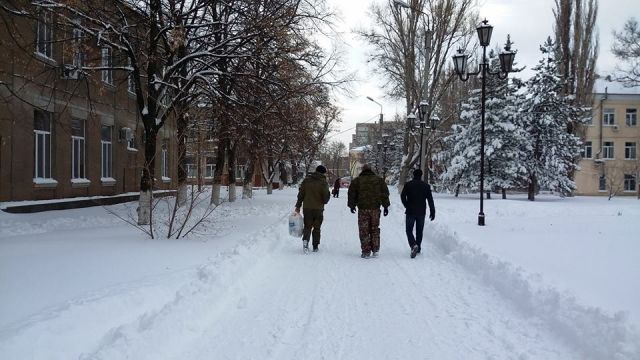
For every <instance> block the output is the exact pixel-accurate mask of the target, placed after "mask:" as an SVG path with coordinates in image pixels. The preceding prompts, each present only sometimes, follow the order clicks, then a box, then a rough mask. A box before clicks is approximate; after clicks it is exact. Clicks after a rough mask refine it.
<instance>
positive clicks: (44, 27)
mask: <svg viewBox="0 0 640 360" xmlns="http://www.w3.org/2000/svg"><path fill="white" fill-rule="evenodd" d="M36 21H37V23H36V54H38V55H40V56H42V57H44V58H46V59H49V60H53V12H51V11H48V10H43V11H41V12H40V13H39V14H38V19H37V20H36ZM43 32H44V35H42V36H41V34H42V33H43ZM41 50H42V51H41Z"/></svg>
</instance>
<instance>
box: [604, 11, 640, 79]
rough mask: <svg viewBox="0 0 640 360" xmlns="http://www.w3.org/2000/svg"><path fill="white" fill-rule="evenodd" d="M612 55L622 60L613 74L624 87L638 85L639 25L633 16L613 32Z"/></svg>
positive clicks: (639, 57)
mask: <svg viewBox="0 0 640 360" xmlns="http://www.w3.org/2000/svg"><path fill="white" fill-rule="evenodd" d="M611 51H612V52H613V55H615V57H616V58H618V60H620V61H621V62H622V65H618V66H616V71H615V73H614V75H613V77H614V79H615V80H616V81H620V82H622V84H623V85H624V86H625V87H635V86H640V27H639V26H638V21H637V20H636V19H635V18H630V19H629V20H627V22H626V23H625V24H624V27H623V28H622V31H620V32H617V31H614V32H613V45H612V47H611Z"/></svg>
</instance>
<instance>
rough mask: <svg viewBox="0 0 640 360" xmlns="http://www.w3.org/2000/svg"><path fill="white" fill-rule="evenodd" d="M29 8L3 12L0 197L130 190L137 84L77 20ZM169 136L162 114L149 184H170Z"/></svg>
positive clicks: (138, 137) (139, 135)
mask: <svg viewBox="0 0 640 360" xmlns="http://www.w3.org/2000/svg"><path fill="white" fill-rule="evenodd" d="M93 1H94V0H91V2H93ZM100 3H102V2H100ZM104 4H105V6H109V5H108V3H104ZM36 14H37V16H35V17H33V18H28V17H18V16H6V17H3V18H0V28H2V29H3V30H2V31H0V48H1V49H2V51H0V201H21V200H43V199H59V198H70V197H88V196H111V195H116V194H121V193H127V192H137V191H138V190H139V183H140V176H141V173H142V166H143V164H144V148H143V143H144V142H143V134H144V132H143V126H142V122H141V119H140V117H139V112H138V109H137V104H136V97H135V93H134V92H135V88H134V84H133V82H132V81H131V79H130V78H129V75H128V72H127V71H126V70H116V69H109V68H110V67H115V66H126V65H127V63H126V60H123V59H121V58H118V56H116V54H115V53H114V51H113V49H112V48H110V47H109V46H106V45H104V44H103V43H101V42H100V41H99V40H98V39H95V38H90V37H89V36H87V34H85V33H83V31H82V29H81V26H62V25H60V24H61V23H62V22H58V21H57V19H56V15H55V14H54V13H53V12H50V11H47V10H42V11H40V12H39V13H36ZM7 22H9V23H7ZM78 24H80V23H78ZM7 29H14V30H15V31H12V32H9V31H6V30H7ZM82 67H85V68H86V67H96V68H102V69H96V70H90V71H82V70H80V69H81V68H82ZM105 68H107V69H105ZM175 138H176V137H175V125H174V122H173V121H169V122H168V123H167V124H166V125H165V126H164V128H163V129H162V130H161V131H160V133H159V134H158V137H157V140H158V145H157V153H156V161H155V164H156V169H155V174H156V181H155V186H156V189H171V188H175V185H176V183H177V179H176V177H177V176H176V175H175V173H176V168H177V167H176V165H175V162H176V160H177V159H175V156H173V155H172V154H174V153H175V151H174V149H175V147H176V144H175Z"/></svg>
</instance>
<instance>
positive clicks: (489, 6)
mask: <svg viewBox="0 0 640 360" xmlns="http://www.w3.org/2000/svg"><path fill="white" fill-rule="evenodd" d="M327 2H328V3H329V5H330V6H331V7H332V8H334V9H336V11H337V13H338V14H339V16H340V20H338V21H337V25H338V29H337V30H339V31H340V32H341V40H342V47H343V51H344V54H345V65H346V66H347V67H348V70H349V71H356V72H357V78H358V81H357V82H356V83H354V84H353V86H352V89H353V97H351V98H349V97H346V96H339V97H338V99H337V100H338V105H339V106H340V107H341V108H342V123H341V124H340V126H339V131H340V132H341V133H337V134H336V133H334V134H332V135H331V138H330V140H339V141H342V142H343V143H344V144H345V145H347V146H348V145H349V142H350V141H351V135H352V134H353V133H354V131H355V129H354V127H355V124H356V123H357V122H366V121H377V118H378V115H377V114H379V112H380V107H379V106H378V105H376V104H375V103H373V102H371V101H369V100H367V98H366V97H367V96H370V97H372V98H373V99H375V100H376V101H378V102H379V103H381V104H382V106H383V109H382V110H383V113H384V119H385V120H391V119H392V118H393V117H394V115H395V114H396V113H400V114H401V116H404V102H403V101H399V102H396V101H392V100H390V99H388V98H386V97H385V93H384V90H383V89H382V80H381V79H377V78H375V77H374V75H373V74H372V69H373V68H372V66H374V65H373V64H372V65H367V63H366V54H367V51H368V47H367V44H365V43H364V42H363V41H361V40H360V39H358V38H356V36H354V35H353V33H352V31H353V30H354V29H356V28H363V27H364V28H370V27H371V25H370V20H369V9H370V6H371V4H372V3H382V2H386V0H327ZM406 2H409V1H406ZM599 3H600V4H599V13H598V20H597V24H598V25H597V29H596V30H597V31H598V33H599V40H600V54H599V58H598V65H597V70H598V72H599V73H601V74H606V73H607V72H608V71H611V70H612V69H613V67H614V65H615V59H614V57H613V56H612V55H611V51H610V48H611V44H612V38H613V37H612V31H613V30H614V29H615V30H618V31H619V30H621V29H622V26H623V24H624V22H625V21H626V20H627V19H628V18H630V17H631V16H635V17H636V19H640V1H639V0H609V1H600V2H599ZM478 5H479V9H480V11H479V14H480V17H481V18H486V19H487V20H489V23H490V24H491V25H493V26H494V29H493V35H492V38H491V45H490V46H491V47H494V46H496V45H502V44H504V42H505V40H506V37H507V34H510V35H511V40H512V41H513V42H514V43H515V44H514V45H513V48H515V49H517V51H518V53H517V55H516V62H517V63H518V65H519V66H522V65H524V66H526V67H527V68H528V69H531V68H532V67H533V66H535V65H536V63H537V62H538V60H539V59H540V52H539V46H540V44H542V43H543V42H544V41H545V39H546V38H547V37H548V36H550V35H552V33H553V13H552V9H553V8H554V6H555V5H554V0H478ZM518 76H519V77H523V78H527V77H529V76H531V72H530V71H527V70H525V72H524V73H523V74H518ZM637 91H638V90H636V91H635V92H637Z"/></svg>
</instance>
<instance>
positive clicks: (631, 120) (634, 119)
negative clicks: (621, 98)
mask: <svg viewBox="0 0 640 360" xmlns="http://www.w3.org/2000/svg"><path fill="white" fill-rule="evenodd" d="M625 121H626V123H627V126H636V125H637V124H638V109H627V113H626V115H625Z"/></svg>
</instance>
